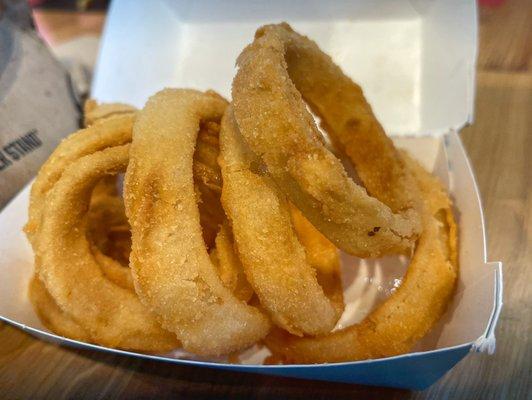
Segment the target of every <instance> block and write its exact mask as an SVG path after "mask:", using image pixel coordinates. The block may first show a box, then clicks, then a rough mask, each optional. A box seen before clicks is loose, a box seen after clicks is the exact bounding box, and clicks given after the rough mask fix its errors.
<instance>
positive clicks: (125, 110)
mask: <svg viewBox="0 0 532 400" xmlns="http://www.w3.org/2000/svg"><path fill="white" fill-rule="evenodd" d="M136 111H137V109H136V108H135V107H133V106H130V105H129V104H123V103H104V104H98V103H97V102H96V101H95V100H93V99H88V100H87V101H86V102H85V104H84V107H83V125H84V126H85V127H88V126H91V125H92V124H94V123H95V122H97V121H99V120H102V119H105V118H109V117H113V116H117V115H122V114H132V113H135V112H136Z"/></svg>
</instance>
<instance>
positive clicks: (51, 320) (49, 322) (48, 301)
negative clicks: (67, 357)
mask: <svg viewBox="0 0 532 400" xmlns="http://www.w3.org/2000/svg"><path fill="white" fill-rule="evenodd" d="M28 296H29V299H30V302H31V304H32V305H33V308H34V309H35V312H36V313H37V315H38V316H39V319H40V320H41V322H42V323H43V324H44V326H46V327H47V328H48V329H50V330H51V331H52V332H54V333H57V334H58V335H61V336H65V337H68V338H70V339H74V340H79V341H80V342H92V339H91V336H90V334H89V332H87V331H86V330H85V329H83V327H82V326H81V325H79V324H78V323H77V322H76V321H74V320H73V319H72V318H70V317H69V316H67V315H66V314H65V313H64V312H63V310H61V309H60V308H59V306H58V305H57V304H56V302H55V301H54V299H53V298H52V297H51V296H50V294H49V293H48V290H46V287H45V286H44V284H43V283H42V282H41V280H40V279H39V277H38V276H37V275H34V276H33V277H32V278H31V281H30V284H29V287H28Z"/></svg>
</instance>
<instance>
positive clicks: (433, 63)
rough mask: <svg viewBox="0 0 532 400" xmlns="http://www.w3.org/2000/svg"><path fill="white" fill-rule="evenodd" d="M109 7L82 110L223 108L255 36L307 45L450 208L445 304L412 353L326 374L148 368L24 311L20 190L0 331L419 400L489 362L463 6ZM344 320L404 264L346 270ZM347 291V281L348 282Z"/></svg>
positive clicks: (26, 262)
mask: <svg viewBox="0 0 532 400" xmlns="http://www.w3.org/2000/svg"><path fill="white" fill-rule="evenodd" d="M149 4H150V7H146V3H145V2H141V1H133V0H131V1H127V0H115V1H114V2H113V3H112V5H111V9H110V11H109V15H108V18H107V23H106V28H105V34H104V36H103V40H102V46H101V51H100V59H99V62H98V65H97V68H96V77H95V81H94V84H93V96H94V97H95V98H96V99H97V100H99V101H122V102H128V103H131V104H133V105H135V106H138V107H142V105H143V104H144V102H145V101H146V99H147V98H148V97H149V96H150V95H151V94H153V93H155V92H156V91H157V90H159V89H162V88H164V87H167V86H169V87H193V88H197V89H208V88H212V89H215V90H217V91H219V92H220V93H221V94H223V95H225V96H227V97H230V83H231V80H232V78H233V75H234V72H235V69H234V62H235V59H236V56H237V55H238V54H239V52H240V51H241V50H242V48H243V47H244V46H245V45H246V44H247V43H249V42H250V41H251V40H252V38H253V33H254V31H255V29H256V28H257V27H258V26H260V25H262V24H265V23H271V22H280V21H287V22H289V23H290V24H291V25H292V26H293V27H294V28H295V29H296V30H298V31H299V32H301V33H304V34H307V35H308V36H310V37H311V38H312V39H314V40H316V41H317V42H318V44H319V45H320V46H321V48H322V49H323V50H324V51H326V52H327V53H329V54H330V55H331V56H332V57H333V59H334V60H335V61H336V62H337V63H338V64H339V65H340V66H341V67H342V68H343V70H344V71H345V72H346V73H347V74H349V75H350V76H351V77H352V78H353V79H354V80H356V81H357V82H359V83H360V84H361V86H362V87H363V88H364V90H365V93H366V95H367V97H368V99H369V101H370V103H371V104H372V105H373V108H374V110H375V112H376V114H377V116H378V117H379V119H380V121H381V122H382V123H383V125H384V126H385V128H386V130H387V132H388V133H389V134H391V135H392V136H394V138H395V141H396V143H397V144H398V146H400V147H404V148H407V149H408V150H409V151H410V152H411V153H412V154H413V155H414V156H415V157H416V158H418V159H419V160H420V161H422V162H423V164H424V165H425V166H427V168H429V169H430V170H432V171H433V172H434V173H435V174H437V175H438V176H439V177H440V178H441V179H442V181H443V182H444V183H445V184H446V186H447V187H448V189H449V191H450V192H451V194H452V197H453V200H454V205H455V210H456V217H457V220H458V223H459V228H460V255H459V256H460V268H461V270H460V278H459V283H458V288H457V292H456V295H455V297H454V300H453V303H452V304H451V306H450V307H449V310H448V312H447V314H446V315H445V316H444V317H443V318H442V321H440V323H439V324H438V325H437V326H436V327H435V328H434V329H433V331H432V332H431V333H430V334H429V335H428V336H427V337H426V338H425V339H423V341H422V342H421V343H419V344H418V346H417V347H416V349H415V352H413V353H410V354H406V355H402V356H397V357H391V358H386V359H380V360H370V361H361V362H352V363H340V364H325V365H306V366H301V365H287V366H263V365H257V364H256V362H257V360H260V359H261V357H263V355H264V354H263V351H258V352H257V351H256V350H257V349H251V350H249V351H247V352H246V353H245V354H244V355H243V356H242V357H241V360H242V362H244V363H245V364H244V365H235V364H226V363H224V362H223V360H211V361H201V360H191V359H178V358H175V357H189V358H190V357H191V356H190V355H186V353H183V352H176V353H175V354H173V355H172V356H155V355H153V356H152V355H145V354H137V353H130V352H124V351H119V350H114V349H107V348H102V347H99V346H94V345H90V344H86V343H80V342H76V341H72V340H69V339H65V338H62V337H58V336H56V335H53V334H50V333H49V332H47V330H46V329H45V328H44V327H43V326H42V324H41V323H40V322H39V320H38V318H37V317H36V315H35V313H34V312H33V309H32V308H31V305H30V304H29V302H28V300H27V289H26V288H27V284H28V281H29V278H30V276H31V274H32V270H33V255H32V252H31V249H30V246H29V244H28V243H27V241H26V239H25V237H24V235H23V234H22V232H21V229H22V226H23V224H24V223H25V221H26V218H27V204H28V193H29V188H26V189H24V190H23V191H22V192H21V193H20V194H19V195H18V196H17V197H16V198H15V199H14V200H13V201H12V202H11V204H9V205H8V206H7V207H6V208H5V209H4V211H3V212H2V214H0V273H1V276H2V280H1V283H0V285H1V286H0V288H1V290H0V318H1V319H3V320H5V321H7V322H9V323H12V324H14V325H16V326H19V327H20V328H22V329H25V330H27V331H29V332H30V333H32V334H35V335H37V336H39V337H41V338H43V339H45V340H49V341H54V342H57V343H61V344H67V345H72V346H79V347H87V348H93V349H98V350H102V351H108V352H113V353H118V354H127V355H130V356H134V357H141V358H152V359H157V360H160V361H165V362H173V363H179V364H194V365H201V366H206V367H212V368H220V369H229V370H239V371H250V372H257V373H265V374H275V375H283V376H293V377H300V378H307V379H322V380H330V381H340V382H353V383H363V384H370V385H385V386H393V387H404V388H411V389H420V388H424V387H427V386H429V385H430V384H432V383H433V382H435V381H436V380H437V379H438V378H440V377H441V376H442V375H443V374H444V373H445V372H447V371H448V370H449V369H450V368H451V367H452V366H453V365H454V364H456V363H457V362H458V361H459V360H460V359H462V358H463V357H464V356H465V355H466V354H467V353H468V352H469V351H470V350H479V351H489V352H490V353H491V352H493V351H494V347H495V336H494V333H493V332H494V328H495V325H496V323H497V319H498V315H499V312H500V309H501V306H502V272H501V263H499V262H492V263H488V262H487V261H486V247H485V234H484V223H483V216H482V208H481V205H480V201H479V196H478V190H477V187H476V183H475V179H474V176H473V173H472V171H471V168H470V165H469V162H468V159H467V156H466V154H465V152H464V149H463V146H462V144H461V141H460V137H459V135H458V134H457V131H458V130H459V129H460V128H461V127H463V126H464V125H465V124H467V123H469V122H471V120H472V115H473V100H474V84H475V80H474V78H475V60H476V48H477V22H476V8H475V3H474V2H473V1H458V0H453V1H443V0H439V1H378V2H377V1H359V2H347V1H339V2H323V1H293V2H286V1H270V2H254V1H228V2H227V1H226V2H222V1H195V2H185V1H170V0H157V1H151V2H150V3H149ZM343 261H344V265H345V267H344V270H345V272H346V274H345V275H346V277H345V279H344V286H345V289H346V292H345V294H346V299H347V302H348V304H347V307H346V313H345V314H344V317H343V318H342V321H341V322H340V323H341V324H343V325H345V324H346V323H352V322H354V321H357V320H360V319H361V318H362V317H363V316H364V315H366V314H367V313H368V311H369V310H370V309H371V307H372V305H373V304H374V303H375V302H376V301H378V300H379V299H382V298H383V297H385V296H386V295H387V294H389V292H390V290H393V286H394V283H395V282H396V281H395V280H396V279H398V278H400V277H401V276H402V275H403V273H404V270H405V265H404V262H401V261H400V260H398V259H397V258H388V259H386V260H380V261H377V262H372V263H371V265H367V263H366V262H364V261H360V260H357V259H355V258H353V257H349V256H344V257H343ZM355 278H356V279H355Z"/></svg>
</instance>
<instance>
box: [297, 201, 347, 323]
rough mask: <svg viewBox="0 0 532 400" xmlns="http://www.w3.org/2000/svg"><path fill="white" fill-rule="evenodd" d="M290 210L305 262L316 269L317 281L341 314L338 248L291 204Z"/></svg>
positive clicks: (342, 292)
mask: <svg viewBox="0 0 532 400" xmlns="http://www.w3.org/2000/svg"><path fill="white" fill-rule="evenodd" d="M290 212H291V217H292V223H293V224H294V229H295V231H296V233H297V238H298V239H299V241H300V242H301V244H302V245H303V247H304V248H305V253H306V255H307V262H308V263H309V264H310V265H311V266H312V268H314V269H315V270H316V278H317V280H318V283H319V285H320V286H321V287H322V289H323V293H325V296H327V298H328V299H329V300H330V301H331V304H332V305H333V307H334V308H335V310H336V313H337V315H342V313H343V312H344V308H345V304H344V290H343V286H342V278H341V270H340V256H339V254H338V249H337V248H336V247H335V246H334V244H332V243H331V242H330V241H329V240H328V239H327V238H326V237H325V236H323V235H322V234H321V233H320V232H319V231H318V230H317V229H316V228H315V227H314V226H313V225H312V224H311V223H310V222H309V220H307V219H306V218H305V217H304V216H303V214H302V213H301V211H299V210H298V209H297V208H295V207H294V206H293V205H291V207H290Z"/></svg>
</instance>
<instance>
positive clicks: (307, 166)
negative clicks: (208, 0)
mask: <svg viewBox="0 0 532 400" xmlns="http://www.w3.org/2000/svg"><path fill="white" fill-rule="evenodd" d="M237 65H238V67H239V70H238V72H237V74H236V76H235V79H234V81H233V90H232V93H233V104H234V114H235V118H236V121H237V124H238V127H239V129H240V132H241V133H242V136H243V137H244V139H245V140H246V142H247V144H248V145H249V146H250V148H251V150H252V151H253V152H255V153H256V154H259V155H261V158H262V161H263V162H264V163H265V164H266V166H267V168H268V172H269V174H270V175H271V177H272V178H273V179H274V181H275V182H276V184H277V185H279V187H280V188H281V189H282V191H283V192H284V193H285V194H286V195H287V196H288V197H289V199H290V201H291V202H292V203H294V205H296V206H297V207H298V208H299V209H300V210H301V211H302V212H303V214H304V215H305V217H306V218H308V219H309V220H310V221H311V223H312V224H313V225H314V226H315V227H316V228H317V229H319V230H320V232H322V233H323V234H324V235H325V236H326V237H327V238H328V239H329V240H330V241H332V242H333V243H334V244H335V245H336V246H338V247H339V248H341V249H342V250H344V251H346V252H348V253H350V254H353V255H357V256H359V257H377V256H381V255H384V254H390V253H405V252H409V251H410V249H411V248H412V246H413V245H414V243H415V241H416V239H417V237H418V234H419V231H420V223H419V216H418V212H417V210H416V208H415V201H414V199H412V198H410V195H409V194H408V193H406V192H405V191H403V190H404V189H407V188H409V187H413V186H415V185H413V184H412V182H411V181H410V180H409V179H410V178H409V176H408V173H407V172H406V171H405V169H404V166H403V165H402V164H401V161H400V160H399V157H397V154H396V152H395V150H394V148H393V145H392V143H391V141H390V140H389V139H387V138H386V136H385V134H384V132H383V131H382V128H380V125H378V122H376V120H375V117H374V116H373V114H372V113H371V110H370V109H369V106H368V105H367V103H365V101H364V100H363V96H362V92H361V91H360V88H359V87H358V86H357V85H355V84H354V83H353V82H352V81H351V80H350V79H349V78H348V77H347V76H345V75H344V74H343V72H342V71H341V70H340V68H339V67H338V66H336V65H335V64H334V63H333V62H332V60H331V59H330V57H329V56H327V55H325V54H324V53H323V52H321V50H320V49H319V48H318V47H317V45H316V44H315V43H314V42H312V41H311V40H309V39H308V38H306V37H303V36H301V35H299V34H297V33H296V32H294V31H293V30H292V29H291V28H290V27H289V26H288V25H287V24H280V25H267V26H264V27H262V28H260V29H259V30H258V31H257V33H256V35H255V41H254V42H253V43H252V44H251V45H249V46H248V47H246V48H245V49H244V51H243V52H242V53H241V54H240V56H239V57H238V61H237ZM302 96H303V98H304V99H308V101H309V103H310V104H311V105H313V106H314V109H315V110H316V111H317V112H318V113H319V115H320V116H321V117H322V118H323V120H324V121H326V123H327V128H329V129H328V130H329V134H330V136H331V137H333V138H335V140H337V141H338V142H339V143H342V144H343V145H344V147H349V149H350V151H349V155H350V156H353V158H354V159H356V161H357V163H358V164H359V165H362V166H367V165H370V162H371V160H372V159H373V157H374V156H376V155H377V154H378V155H379V156H380V157H382V158H383V159H384V161H382V162H380V163H379V165H378V167H379V168H381V167H385V166H392V167H393V168H392V169H391V170H390V171H384V170H380V169H379V170H378V171H377V172H373V173H371V172H367V176H368V177H371V179H369V178H368V179H367V180H368V183H371V185H369V186H368V190H369V191H370V193H371V191H372V190H374V191H375V193H376V195H378V194H379V189H381V187H382V186H383V185H389V184H392V185H394V187H396V188H397V190H394V191H391V193H390V196H391V197H390V198H386V197H384V196H381V199H382V201H383V202H384V203H383V202H381V201H379V200H377V199H376V198H373V197H370V195H368V193H367V192H366V190H365V189H364V188H362V187H360V186H359V185H357V184H356V183H355V182H354V181H353V180H352V179H350V178H349V177H348V175H347V173H346V171H345V170H344V168H343V166H342V165H341V163H340V161H339V160H338V159H337V158H336V157H334V156H333V154H332V153H331V152H329V151H328V150H327V149H326V147H325V146H324V144H323V142H322V140H321V138H320V133H319V131H318V129H317V127H316V124H315V122H314V120H313V118H312V115H311V114H310V113H309V112H308V111H307V110H306V107H305V104H304V103H303V100H302ZM361 99H362V100H361ZM342 102H343V103H342ZM360 104H363V107H360ZM359 124H360V125H361V126H360V129H358V128H359ZM372 124H373V125H372ZM368 126H369V127H370V128H371V129H369V130H368V129H367V128H368ZM378 128H380V129H378ZM352 132H357V133H358V135H357V136H355V138H356V139H358V138H359V137H360V138H362V139H364V142H361V143H358V142H356V141H355V140H354V139H352V140H351V139H350V138H352V137H353V135H352ZM346 138H348V139H346ZM350 140H351V141H350ZM366 145H371V147H369V148H366V147H365V146H366ZM356 146H359V149H358V150H357V151H354V150H353V149H354V148H355V147H356ZM373 151H382V152H381V153H377V154H376V153H373ZM364 152H367V154H366V158H364V157H363V156H362V155H361V154H363V153H364ZM362 169H363V170H364V171H369V169H367V168H362ZM388 179H393V180H396V181H397V182H392V181H389V180H388ZM392 199H393V200H392ZM392 206H393V208H390V207H392ZM394 211H395V212H394Z"/></svg>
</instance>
